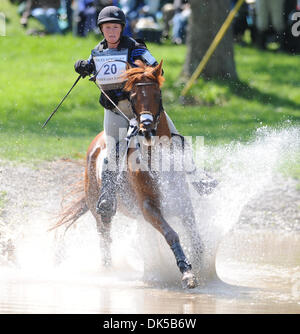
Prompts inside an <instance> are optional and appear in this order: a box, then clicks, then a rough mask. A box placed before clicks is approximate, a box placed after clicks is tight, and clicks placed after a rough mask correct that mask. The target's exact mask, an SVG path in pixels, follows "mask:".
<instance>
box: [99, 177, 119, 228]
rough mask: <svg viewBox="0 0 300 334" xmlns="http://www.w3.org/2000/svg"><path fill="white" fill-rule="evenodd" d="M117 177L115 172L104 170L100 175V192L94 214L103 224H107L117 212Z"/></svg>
mask: <svg viewBox="0 0 300 334" xmlns="http://www.w3.org/2000/svg"><path fill="white" fill-rule="evenodd" d="M117 176H118V173H117V172H115V171H110V170H104V171H103V172H102V174H101V191H100V197H99V199H98V203H97V206H96V212H97V213H98V214H100V215H101V219H102V221H103V222H106V223H109V222H110V221H111V218H112V217H113V216H114V215H115V213H116V210H117V198H116V190H117Z"/></svg>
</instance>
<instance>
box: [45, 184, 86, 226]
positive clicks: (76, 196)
mask: <svg viewBox="0 0 300 334" xmlns="http://www.w3.org/2000/svg"><path fill="white" fill-rule="evenodd" d="M67 198H71V199H70V200H69V203H68V204H67V205H65V207H63V209H62V211H61V213H60V214H59V217H58V221H57V222H56V223H55V224H54V225H53V226H52V227H50V229H49V231H51V230H53V229H55V228H57V227H60V226H62V225H66V224H67V226H66V230H67V229H68V228H69V227H71V225H73V224H74V223H75V222H76V221H77V220H78V219H79V218H80V217H81V216H83V215H84V214H85V213H86V212H87V211H88V210H89V208H88V206H87V204H86V196H85V192H84V180H83V179H82V180H80V181H79V182H77V183H76V184H73V185H72V186H71V189H70V191H69V192H68V194H67V196H64V198H63V199H62V202H64V201H66V200H67Z"/></svg>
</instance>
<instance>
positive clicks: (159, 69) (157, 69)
mask: <svg viewBox="0 0 300 334" xmlns="http://www.w3.org/2000/svg"><path fill="white" fill-rule="evenodd" d="M162 64H163V60H161V61H160V63H159V64H158V65H157V66H155V67H154V70H153V72H152V74H153V75H154V76H155V77H157V78H158V77H160V76H161V74H162Z"/></svg>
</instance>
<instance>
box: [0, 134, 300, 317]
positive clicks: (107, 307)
mask: <svg viewBox="0 0 300 334" xmlns="http://www.w3.org/2000/svg"><path fill="white" fill-rule="evenodd" d="M299 138H300V131H299V128H286V129H282V130H272V131H270V130H268V129H260V130H259V131H258V133H257V136H256V139H255V140H254V141H253V142H250V143H247V144H240V143H235V144H231V145H227V146H224V147H215V148H208V151H207V152H206V153H205V154H206V156H207V157H208V158H207V163H208V165H209V166H211V167H212V166H214V165H216V164H217V165H218V166H219V168H218V172H217V175H216V176H217V177H218V179H219V180H220V184H219V186H218V188H217V189H216V190H215V191H214V193H213V194H212V195H210V196H208V197H204V198H202V199H201V200H199V197H197V195H196V194H195V193H194V192H193V190H192V189H191V191H192V196H193V206H194V211H195V216H196V219H197V227H198V230H199V232H200V235H201V238H202V240H203V241H204V244H205V246H206V248H205V252H204V255H205V256H204V258H203V259H202V260H201V262H200V261H199V259H197V258H193V256H192V253H191V252H190V248H189V246H190V245H189V242H188V240H189V239H188V238H189V235H188V231H187V230H186V229H185V228H183V226H182V225H181V224H180V222H178V221H177V220H176V219H173V218H172V219H171V218H170V220H168V221H169V222H170V224H171V225H172V226H173V227H174V228H175V230H176V231H177V232H178V233H179V235H180V238H181V240H182V244H183V246H184V249H185V251H186V253H187V255H188V256H189V257H190V261H191V262H192V264H193V267H194V268H195V270H196V271H197V272H198V273H199V276H198V281H199V286H197V288H195V289H193V290H184V289H183V288H182V287H181V284H180V279H181V277H180V273H179V271H178V269H177V267H176V263H175V259H174V257H173V256H172V254H171V251H170V249H169V247H168V246H167V245H166V242H165V241H164V240H163V238H162V237H161V236H160V235H159V234H158V233H157V231H155V230H154V229H153V228H152V227H151V226H149V225H148V224H146V223H145V222H143V221H134V220H130V219H128V218H124V217H122V216H121V215H119V214H118V215H117V216H116V217H115V219H114V223H113V228H112V239H113V243H112V259H113V265H112V268H111V269H105V268H103V267H102V266H101V261H100V258H101V252H100V249H99V240H98V236H97V233H96V227H95V222H94V219H93V217H92V216H91V214H90V213H88V214H87V215H86V216H84V217H83V218H81V219H80V220H79V221H78V224H77V225H76V226H75V228H71V229H70V230H69V231H68V232H67V233H66V235H65V237H64V239H63V242H62V241H61V239H60V237H61V235H62V234H63V231H62V230H57V232H56V233H49V232H46V231H47V228H48V227H49V226H50V225H51V224H52V223H53V219H52V218H53V213H54V212H58V211H59V199H60V196H61V194H60V196H58V190H57V187H58V185H60V184H62V183H63V181H64V177H63V176H62V175H61V174H60V173H58V172H57V170H58V169H57V166H55V169H54V168H53V170H52V169H51V166H50V167H49V169H47V173H46V176H47V177H46V178H45V175H43V174H42V173H41V172H39V171H37V172H36V173H34V171H32V170H31V169H30V168H28V167H26V168H23V169H22V170H21V172H22V174H21V175H20V173H18V172H17V171H16V170H15V169H14V173H15V174H13V175H12V177H11V178H10V173H11V171H10V169H9V168H7V169H6V170H5V171H4V172H3V173H1V174H0V176H1V177H2V178H3V177H4V175H5V180H4V179H2V180H1V187H2V189H3V187H4V190H6V191H7V192H8V195H9V192H10V191H12V195H11V197H12V198H13V200H15V203H14V204H13V206H11V207H10V208H11V211H9V210H8V209H7V213H6V215H5V216H4V218H3V219H2V220H1V218H2V217H1V214H0V247H2V248H5V247H7V240H11V242H12V249H13V252H10V251H8V252H4V251H3V249H2V255H0V313H109V314H110V313H183V314H184V313H187V314H193V313H195V314H198V313H300V234H299V230H300V229H299V221H297V219H298V218H297V217H299V215H298V213H299V211H295V212H294V213H293V214H292V215H291V216H289V217H287V218H289V219H285V217H284V216H283V215H281V214H280V211H282V210H284V208H282V209H280V210H277V209H276V203H275V205H274V198H276V197H277V196H276V194H277V190H276V189H275V191H273V195H274V198H273V197H270V198H271V200H270V201H269V202H267V203H264V198H265V197H264V195H265V193H266V191H267V190H270V189H271V192H272V186H273V185H274V180H275V179H276V178H277V173H278V168H279V167H280V166H281V164H282V163H284V162H285V161H286V160H287V159H294V156H297V154H298V156H299V152H300V147H299V143H300V140H299ZM28 175H29V176H30V177H28ZM19 177H20V180H21V182H19V179H18V178H19ZM39 178H41V179H42V181H41V180H39ZM22 180H25V181H26V180H28V182H27V183H26V184H23V182H22ZM48 181H49V184H48V183H47V182H48ZM13 182H16V185H17V186H18V188H17V189H15V188H13V187H12V184H13ZM5 187H6V188H5ZM19 187H21V188H19ZM22 187H23V188H24V189H23V188H22ZM283 194H285V193H283ZM260 196H262V197H260ZM293 196H294V193H293ZM293 196H291V198H294V197H293ZM297 196H298V195H297ZM297 196H296V200H297V201H298V200H299V197H297ZM253 198H254V199H255V198H258V199H260V198H261V203H260V202H259V201H258V202H255V203H257V204H256V205H259V206H260V209H263V210H262V211H261V212H260V215H256V208H255V206H254V207H251V206H250V209H251V217H250V218H251V219H250V218H249V214H248V216H247V215H246V216H243V212H244V210H245V208H246V207H247V205H248V204H249V202H251V200H252V199H253ZM25 203H26V204H25ZM286 203H287V204H286V205H288V206H289V205H291V204H294V203H291V202H286ZM299 203H300V202H299ZM294 207H295V209H293V210H299V208H298V209H297V204H296V205H294ZM274 208H275V209H274ZM264 210H266V212H267V213H268V215H263V214H262V213H263V212H264ZM248 211H249V210H248ZM284 212H285V211H284ZM286 212H289V211H288V210H287V211H286ZM248 213H249V212H248ZM289 213H290V212H289ZM297 215H298V216H297ZM253 217H254V218H256V219H253ZM272 217H273V218H272ZM275 221H276V228H274V226H275V225H274V224H273V222H275ZM8 248H9V247H8ZM0 250H1V249H0ZM0 254H1V253H0Z"/></svg>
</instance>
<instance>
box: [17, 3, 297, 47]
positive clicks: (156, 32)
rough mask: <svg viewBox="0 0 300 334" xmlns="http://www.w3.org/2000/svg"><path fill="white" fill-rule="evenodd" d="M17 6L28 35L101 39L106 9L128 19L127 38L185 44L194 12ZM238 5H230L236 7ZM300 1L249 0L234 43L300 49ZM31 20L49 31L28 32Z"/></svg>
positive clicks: (183, 8) (175, 6)
mask: <svg viewBox="0 0 300 334" xmlns="http://www.w3.org/2000/svg"><path fill="white" fill-rule="evenodd" d="M10 1H11V2H12V3H15V4H16V5H17V10H18V13H19V15H20V24H22V25H23V27H24V28H25V29H28V30H27V32H28V34H64V33H66V32H70V31H71V32H72V33H73V34H74V35H76V36H79V37H85V36H87V35H88V34H90V33H93V34H100V31H99V29H98V27H97V16H98V14H99V12H100V11H101V9H102V8H104V7H105V6H109V5H114V6H119V7H120V8H121V9H122V10H123V11H124V12H125V14H126V17H127V24H126V28H125V34H126V35H128V36H132V37H134V38H142V39H144V40H145V41H148V42H154V43H162V42H164V41H165V40H167V39H169V40H170V41H171V42H172V43H174V44H184V43H186V36H187V34H188V24H187V23H188V19H189V16H190V14H191V8H190V4H189V1H188V0H171V1H170V0H26V1H24V0H10ZM236 2H237V0H232V1H231V6H232V7H233V6H234V5H235V3H236ZM296 11H300V0H246V1H245V3H244V4H243V6H242V7H241V9H240V11H239V13H238V15H237V16H236V17H235V20H234V22H233V33H234V39H235V41H236V42H238V43H243V38H244V34H245V32H246V31H248V32H250V36H251V43H253V44H254V45H256V46H257V47H259V48H260V49H265V48H266V46H267V44H268V43H271V42H276V43H278V44H279V48H280V49H281V50H283V51H287V52H295V51H296V52H297V51H299V50H300V46H299V44H300V43H299V38H296V37H295V36H293V34H292V29H291V27H292V25H293V24H294V23H295V21H294V20H293V14H294V13H295V12H296ZM29 18H34V19H36V20H38V21H39V22H40V23H41V24H42V25H43V27H44V31H43V32H41V31H36V30H32V29H30V27H28V23H29Z"/></svg>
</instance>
